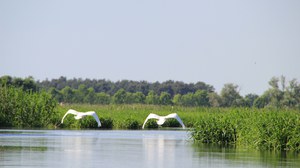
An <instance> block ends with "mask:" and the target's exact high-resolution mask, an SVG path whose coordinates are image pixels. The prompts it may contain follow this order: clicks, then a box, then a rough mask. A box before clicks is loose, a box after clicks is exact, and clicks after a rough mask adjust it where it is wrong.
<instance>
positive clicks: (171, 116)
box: [166, 113, 185, 128]
mask: <svg viewBox="0 0 300 168" xmlns="http://www.w3.org/2000/svg"><path fill="white" fill-rule="evenodd" d="M166 118H175V119H176V120H177V121H178V122H179V123H180V125H181V126H182V128H185V125H184V124H183V122H182V120H181V118H180V117H179V115H178V114H177V113H172V114H169V115H167V116H166Z"/></svg>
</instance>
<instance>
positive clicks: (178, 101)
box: [173, 93, 182, 106]
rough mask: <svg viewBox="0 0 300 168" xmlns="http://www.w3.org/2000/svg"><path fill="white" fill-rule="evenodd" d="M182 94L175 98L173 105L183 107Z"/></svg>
mask: <svg viewBox="0 0 300 168" xmlns="http://www.w3.org/2000/svg"><path fill="white" fill-rule="evenodd" d="M181 97H182V96H181V94H179V93H178V94H176V95H175V96H174V97H173V104H175V105H178V106H181V105H182V100H181Z"/></svg>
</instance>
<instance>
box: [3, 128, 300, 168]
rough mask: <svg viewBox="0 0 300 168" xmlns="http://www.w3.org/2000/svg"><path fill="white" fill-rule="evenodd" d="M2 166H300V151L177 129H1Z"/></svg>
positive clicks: (56, 167)
mask: <svg viewBox="0 0 300 168" xmlns="http://www.w3.org/2000/svg"><path fill="white" fill-rule="evenodd" d="M0 167H10V168H12V167H55V168H58V167H70V168H76V167H78V168H81V167H87V168H88V167H91V168H92V167H110V168H135V167H139V168H143V167H144V168H151V167H155V168H177V167H178V168H183V167H184V168H193V167H195V168H196V167H197V168H199V167H216V168H218V167H219V168H227V167H228V168H229V167H256V168H259V167H300V159H299V156H298V154H294V153H281V152H277V153H276V152H259V151H249V150H243V149H239V150H237V149H234V148H220V147H214V146H208V145H195V144H194V143H193V142H192V141H191V140H190V138H189V133H188V132H187V131H178V130H137V131H128V130H11V129H2V130H0Z"/></svg>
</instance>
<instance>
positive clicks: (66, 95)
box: [61, 86, 75, 103]
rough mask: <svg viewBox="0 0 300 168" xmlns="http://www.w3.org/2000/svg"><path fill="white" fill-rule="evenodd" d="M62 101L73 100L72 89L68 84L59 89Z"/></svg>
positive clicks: (71, 101) (68, 101)
mask: <svg viewBox="0 0 300 168" xmlns="http://www.w3.org/2000/svg"><path fill="white" fill-rule="evenodd" d="M61 93H62V96H63V101H64V102H66V103H73V102H74V95H75V94H74V91H73V89H71V87H70V86H66V87H65V88H63V89H62V90H61Z"/></svg>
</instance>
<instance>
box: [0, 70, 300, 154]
mask: <svg viewBox="0 0 300 168" xmlns="http://www.w3.org/2000/svg"><path fill="white" fill-rule="evenodd" d="M277 79H278V80H277ZM0 81H1V85H0V127H1V128H12V127H14V128H56V129H60V128H62V129H65V128H67V129H78V128H89V129H141V127H142V125H143V122H144V120H145V119H146V117H147V116H148V115H149V113H156V114H158V115H167V114H170V113H175V112H176V113H177V114H178V115H179V116H180V117H181V119H182V120H183V122H184V124H185V125H186V126H187V127H188V128H189V131H191V133H192V134H191V135H192V137H191V138H192V139H193V140H194V141H195V142H199V143H207V144H218V145H225V146H227V145H230V146H242V147H247V148H248V147H249V148H256V149H262V150H290V151H300V113H299V94H300V86H299V84H298V83H297V82H296V81H295V80H293V81H290V82H289V86H287V87H285V86H283V83H285V82H283V81H284V78H281V79H280V80H279V78H272V80H271V81H270V82H269V83H270V86H271V88H270V89H269V90H268V91H266V92H265V93H264V94H263V95H261V96H258V97H256V98H255V96H254V97H252V98H249V97H248V98H249V99H251V101H250V102H252V103H253V104H257V102H259V103H258V104H259V106H255V105H252V106H238V105H237V104H239V102H245V100H246V97H241V96H240V95H239V94H238V92H237V90H236V89H237V88H236V87H235V86H234V85H225V86H224V89H223V90H222V92H221V94H220V95H218V94H217V93H215V92H214V91H213V90H210V91H209V90H195V92H190V93H187V94H183V95H181V94H178V93H176V94H173V96H171V95H170V94H169V93H168V92H161V93H160V95H159V96H158V95H157V93H156V92H155V91H153V90H151V91H149V92H148V94H147V96H146V95H144V93H143V92H128V91H127V90H125V89H124V88H121V89H119V90H117V91H116V92H115V94H113V95H109V94H107V93H104V92H101V93H99V94H103V95H106V98H103V99H101V100H106V101H107V103H85V101H83V102H81V103H74V102H71V103H67V102H60V101H59V97H57V95H56V94H53V93H56V91H57V90H56V89H55V88H54V89H53V88H52V89H46V88H44V89H43V88H41V87H40V86H39V85H38V84H37V83H36V82H34V81H33V79H32V78H26V79H20V78H9V77H7V76H6V77H2V78H1V80H0ZM279 81H281V84H282V86H281V87H279V86H278V84H279V83H278V82H279ZM82 88H86V87H79V88H78V89H77V90H75V92H73V91H74V90H73V91H72V89H71V88H70V89H71V90H70V89H69V91H72V92H71V93H72V94H66V95H67V97H68V98H70V99H71V98H72V97H77V96H79V97H80V95H81V98H82V99H81V100H88V99H91V100H94V99H97V97H93V96H91V97H85V96H86V94H82V93H84V90H85V89H83V90H82V91H79V90H80V89H82ZM62 90H64V89H62ZM87 90H90V89H87ZM69 91H68V92H69ZM58 92H61V91H58ZM68 92H66V93H68ZM63 93H64V92H62V96H63V97H64V96H66V95H64V94H63ZM73 93H74V94H73ZM75 93H76V94H75ZM97 94H98V93H97ZM87 95H89V94H87ZM92 95H93V94H92ZM130 95H131V96H132V95H135V96H133V97H131V96H130ZM137 95H139V96H137ZM212 95H214V96H216V97H218V96H219V97H218V98H217V99H212V98H211V96H212ZM134 97H136V98H137V97H139V98H140V99H138V100H143V101H142V102H139V101H133V102H128V101H129V100H135V98H134ZM237 98H238V99H237ZM76 99H77V98H76ZM219 99H220V102H218V101H216V102H215V101H212V100H219ZM66 100H67V99H66ZM183 100H184V101H183ZM178 102H186V104H180V103H178ZM191 102H194V104H193V103H191ZM204 102H206V103H204ZM225 102H226V103H225ZM189 103H191V104H189ZM218 103H220V104H219V105H216V104H218ZM234 104H235V105H234ZM68 109H75V110H77V111H83V112H84V111H96V113H97V114H98V116H99V118H100V121H101V123H102V127H100V128H97V123H96V122H95V120H94V119H93V118H92V117H86V118H85V119H82V120H75V119H74V117H73V116H72V115H69V116H67V117H66V118H65V120H64V123H63V124H60V120H61V118H62V117H63V115H64V114H65V113H66V112H67V110H68ZM163 126H164V127H180V124H179V123H178V122H177V121H176V120H167V122H166V123H165V124H164V125H163ZM146 128H148V129H151V128H158V125H157V124H156V122H155V121H154V120H150V121H149V122H148V123H147V125H146Z"/></svg>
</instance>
